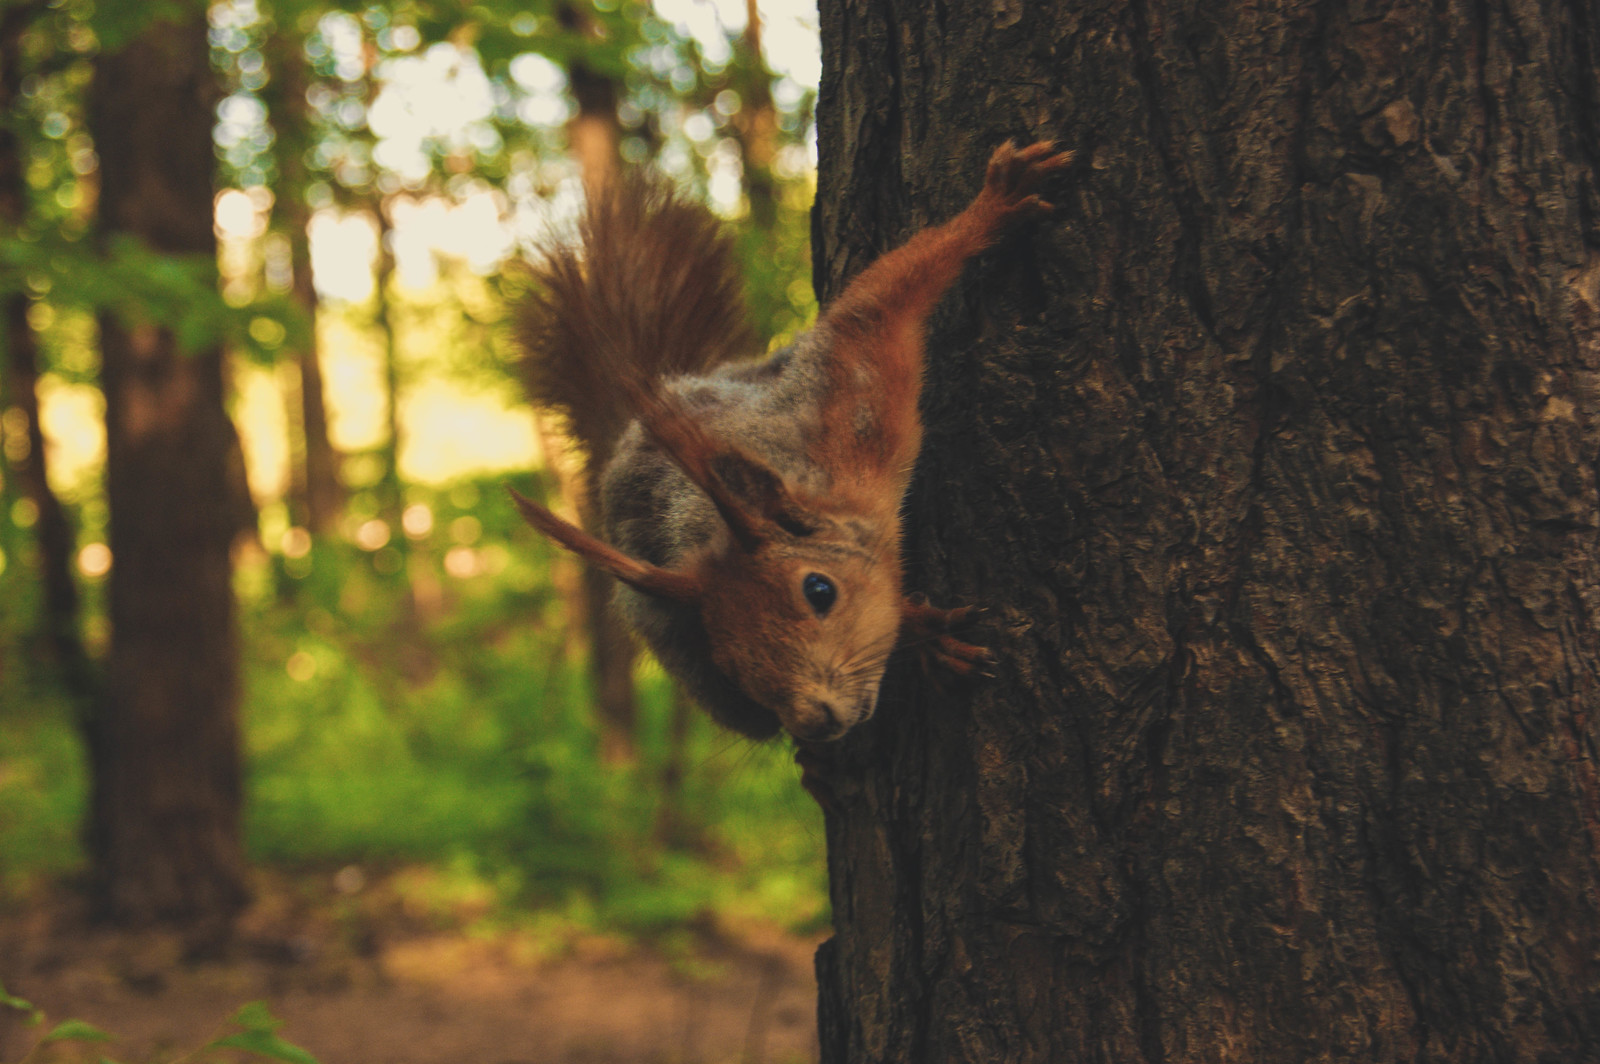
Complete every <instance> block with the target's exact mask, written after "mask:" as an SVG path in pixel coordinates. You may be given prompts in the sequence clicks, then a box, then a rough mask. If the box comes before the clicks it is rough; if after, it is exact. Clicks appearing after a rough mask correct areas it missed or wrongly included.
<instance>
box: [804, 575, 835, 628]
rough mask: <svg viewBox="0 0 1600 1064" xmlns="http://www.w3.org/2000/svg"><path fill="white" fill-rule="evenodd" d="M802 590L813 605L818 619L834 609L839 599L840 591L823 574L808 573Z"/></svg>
mask: <svg viewBox="0 0 1600 1064" xmlns="http://www.w3.org/2000/svg"><path fill="white" fill-rule="evenodd" d="M800 590H801V591H803V592H805V596H806V601H807V602H809V603H811V608H812V609H813V610H815V611H816V612H817V616H818V617H820V616H822V615H823V614H824V613H827V612H828V610H830V609H832V608H833V602H834V600H835V599H837V598H838V597H839V589H838V588H836V587H834V586H833V581H832V580H829V579H828V578H827V577H825V576H823V575H822V574H821V573H807V574H806V578H805V580H804V581H802V582H801V584H800Z"/></svg>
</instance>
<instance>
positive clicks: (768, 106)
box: [728, 0, 778, 233]
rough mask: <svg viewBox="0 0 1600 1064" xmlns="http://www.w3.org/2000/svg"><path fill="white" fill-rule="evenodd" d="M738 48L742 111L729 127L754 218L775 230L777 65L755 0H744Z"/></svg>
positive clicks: (736, 85) (735, 82) (767, 229)
mask: <svg viewBox="0 0 1600 1064" xmlns="http://www.w3.org/2000/svg"><path fill="white" fill-rule="evenodd" d="M734 48H735V54H736V59H735V62H734V79H733V87H734V89H736V90H737V91H738V93H739V110H738V111H736V112H735V113H734V114H733V117H732V118H731V119H730V120H729V123H728V126H729V129H730V130H731V131H732V133H733V136H734V140H735V142H736V143H737V144H738V145H739V162H740V165H741V166H742V168H743V170H744V195H745V199H746V201H747V202H748V203H749V204H750V220H751V221H752V222H754V223H755V226H756V228H757V229H759V230H761V232H763V233H770V232H771V231H772V227H773V226H774V225H776V224H777V221H778V182H777V180H776V178H775V177H774V176H773V173H772V163H773V160H774V159H776V158H777V154H778V108H777V105H776V104H774V103H773V100H772V70H771V68H769V67H768V66H767V57H766V54H765V53H764V52H763V51H762V49H761V8H760V5H759V4H758V3H757V2H756V0H745V27H744V33H743V34H742V35H741V36H740V38H739V40H738V41H737V42H736V43H735V45H734Z"/></svg>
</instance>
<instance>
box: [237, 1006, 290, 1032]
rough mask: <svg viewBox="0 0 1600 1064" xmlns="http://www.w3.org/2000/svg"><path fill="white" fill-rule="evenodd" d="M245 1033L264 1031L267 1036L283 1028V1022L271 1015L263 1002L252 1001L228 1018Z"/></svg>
mask: <svg viewBox="0 0 1600 1064" xmlns="http://www.w3.org/2000/svg"><path fill="white" fill-rule="evenodd" d="M228 1022H229V1023H236V1024H238V1025H239V1026H240V1027H243V1028H244V1029H245V1030H247V1031H266V1032H268V1033H269V1034H270V1033H271V1032H273V1031H276V1030H277V1029H278V1028H279V1027H282V1026H283V1021H282V1020H280V1019H278V1017H276V1016H274V1015H273V1014H272V1010H271V1009H269V1008H267V1003H266V1002H265V1001H252V1002H250V1003H249V1004H247V1005H241V1006H239V1011H238V1012H236V1013H234V1014H233V1015H232V1016H230V1017H229V1018H228Z"/></svg>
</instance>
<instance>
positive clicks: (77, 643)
mask: <svg viewBox="0 0 1600 1064" xmlns="http://www.w3.org/2000/svg"><path fill="white" fill-rule="evenodd" d="M43 7H44V5H43V4H29V5H24V6H19V7H13V8H11V9H9V10H7V11H6V13H5V15H4V16H3V17H0V114H6V115H10V114H14V113H15V108H16V104H17V97H18V95H19V94H20V90H21V86H22V72H23V65H22V54H21V52H22V49H21V44H22V35H23V33H24V32H25V31H26V30H27V28H28V25H29V23H30V22H31V21H32V20H33V19H34V18H37V17H38V16H39V14H40V12H41V11H42V10H43ZM23 154H24V153H23V146H22V140H21V138H20V137H18V136H17V133H16V131H15V130H14V129H12V128H10V126H9V125H0V224H3V225H4V226H5V227H6V228H7V229H8V230H9V231H11V232H12V233H16V232H18V231H19V230H20V229H21V228H22V226H23V225H24V224H25V223H26V221H27V218H28V185H27V180H26V178H25V177H24V162H23ZM0 316H3V318H4V320H3V322H0V329H4V339H3V343H4V345H5V350H4V358H3V365H0V384H3V385H4V387H0V395H3V396H5V397H8V399H9V401H10V402H11V403H14V404H15V405H16V407H17V408H18V409H19V410H21V411H22V413H23V416H24V417H25V418H26V419H27V429H26V432H27V453H26V454H25V456H24V457H23V458H22V460H21V461H20V462H17V463H14V465H13V469H14V470H15V472H16V477H17V480H18V482H19V486H20V487H21V489H22V495H23V497H25V498H27V499H29V500H30V501H32V503H33V504H34V506H35V507H37V509H38V519H37V523H36V524H35V526H34V537H35V540H36V542H37V543H38V545H39V569H40V583H41V585H42V590H43V605H44V609H43V616H42V617H41V619H40V620H41V625H40V627H41V628H42V629H43V633H44V636H45V642H46V643H47V645H48V647H49V652H50V654H51V655H52V656H53V658H54V664H55V667H56V668H57V669H58V670H59V673H60V675H61V678H62V680H63V681H64V683H65V684H66V687H67V690H68V691H70V692H71V693H72V695H73V696H74V697H75V698H77V699H79V700H86V699H88V698H90V697H91V696H92V695H93V693H94V680H93V677H92V673H91V669H90V666H89V659H88V656H87V655H86V654H85V653H84V649H83V639H82V637H81V636H80V635H79V633H78V585H77V582H76V581H75V580H74V579H73V577H72V560H73V554H74V553H75V551H74V547H75V540H76V537H75V535H74V533H73V529H72V524H71V522H70V521H69V520H68V518H67V513H66V510H65V509H64V508H63V507H62V505H61V500H60V499H58V498H56V493H55V492H54V491H52V490H51V488H50V477H49V455H48V454H47V453H46V451H45V441H44V432H43V430H42V428H41V427H40V424H39V391H38V382H39V353H38V343H37V340H36V339H35V337H34V333H33V328H32V326H30V325H29V324H28V296H27V294H26V293H24V292H12V293H9V294H7V295H6V296H5V297H4V299H3V307H0ZM4 406H5V403H0V410H3V409H4ZM5 519H9V515H3V514H0V520H5Z"/></svg>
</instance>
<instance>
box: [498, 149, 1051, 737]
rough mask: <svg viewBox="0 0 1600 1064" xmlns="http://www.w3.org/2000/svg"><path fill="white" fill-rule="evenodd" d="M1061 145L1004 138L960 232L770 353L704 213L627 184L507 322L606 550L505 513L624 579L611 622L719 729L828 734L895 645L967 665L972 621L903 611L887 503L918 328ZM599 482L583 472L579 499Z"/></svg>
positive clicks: (914, 429) (937, 240)
mask: <svg viewBox="0 0 1600 1064" xmlns="http://www.w3.org/2000/svg"><path fill="white" fill-rule="evenodd" d="M1071 158H1072V154H1071V153H1070V152H1058V151H1056V149H1055V148H1054V147H1053V146H1052V145H1050V144H1048V143H1042V144H1034V145H1032V146H1030V147H1027V148H1018V147H1016V146H1014V145H1011V144H1004V145H1001V146H1000V148H998V149H996V151H995V152H994V154H993V156H992V157H991V158H990V161H989V167H988V172H987V174H986V177H985V181H984V187H983V190H982V192H980V193H979V195H978V196H977V198H976V199H974V200H973V201H972V203H971V204H970V205H969V206H968V207H967V209H966V210H964V211H962V212H961V213H960V214H958V215H957V216H956V217H955V218H953V219H951V220H950V221H948V222H946V223H944V224H943V225H940V226H937V227H934V228H931V229H925V230H923V231H922V232H920V233H918V234H917V235H916V236H914V237H913V238H912V239H911V240H910V241H909V242H907V243H906V244H905V245H904V246H902V247H900V248H899V249H897V250H895V251H892V252H890V253H889V254H887V255H884V256H882V257H881V258H879V259H878V260H877V261H876V262H874V263H872V264H871V265H870V266H869V267H867V269H865V270H863V271H862V272H861V273H860V274H859V275H858V276H857V277H856V279H855V280H854V281H852V282H851V283H850V285H849V286H848V287H847V288H846V289H845V291H844V292H843V293H842V294H841V295H840V296H839V298H838V299H837V300H835V301H834V302H833V303H831V304H829V306H828V307H827V308H825V310H824V311H823V313H822V315H821V317H820V318H819V319H818V321H817V324H816V326H815V327H814V328H813V329H812V330H811V331H810V332H807V333H806V334H804V335H802V336H801V337H800V338H799V339H798V340H796V341H795V343H794V344H792V345H791V346H790V347H788V348H786V349H785V350H783V351H780V352H778V353H777V354H775V355H773V356H772V357H770V358H769V359H767V360H766V361H765V362H762V363H756V364H738V363H734V362H732V361H731V360H732V359H733V358H736V357H737V356H738V355H739V354H741V353H743V352H744V351H746V350H748V343H749V341H748V337H749V331H748V327H747V326H746V325H745V323H744V316H743V311H742V306H741V301H740V300H739V298H738V281H737V277H736V273H735V271H734V268H733V263H734V258H733V254H732V249H731V246H730V245H729V244H728V242H727V240H726V238H725V237H722V236H721V235H720V231H719V230H718V227H717V223H716V222H715V220H714V219H713V218H712V217H711V216H710V214H709V213H708V212H706V211H705V210H704V208H701V207H697V206H695V205H693V204H691V203H689V202H687V201H685V200H682V199H681V198H679V197H678V196H677V195H676V194H674V193H671V192H670V191H669V190H667V189H666V188H665V187H664V186H662V185H660V184H659V183H658V182H653V181H649V180H644V179H637V178H636V179H632V180H630V181H628V182H625V183H623V184H622V185H620V186H618V187H617V188H616V189H615V190H614V191H612V192H610V193H606V194H604V195H601V196H598V197H596V198H595V200H594V202H593V203H592V204H591V207H590V211H589V214H588V216H587V218H586V219H585V221H584V223H583V225H582V227H581V232H580V236H581V243H580V245H579V246H578V247H575V248H555V249H551V250H550V251H549V253H548V255H547V258H546V259H545V261H544V263H543V264H542V265H541V266H539V267H538V268H536V271H535V275H536V280H537V281H538V282H539V284H540V286H541V288H540V290H539V291H538V292H536V293H535V294H534V296H533V297H532V298H530V299H529V300H528V302H527V303H526V304H525V306H524V307H523V313H522V319H521V330H520V332H521V336H522V340H523V343H524V345H525V346H527V347H528V348H529V358H530V364H531V366H532V367H533V373H532V377H533V380H534V383H535V386H536V394H540V395H542V396H544V397H545V398H546V400H547V401H549V402H551V403H553V404H554V405H557V406H559V407H561V408H562V409H564V410H565V411H566V413H567V414H568V416H569V418H570V419H571V423H572V428H573V432H574V434H575V435H576V436H578V437H579V438H580V440H581V441H582V442H583V443H584V444H585V447H586V449H587V450H588V452H589V457H590V468H591V472H592V474H596V475H597V476H598V480H599V482H600V510H601V524H603V526H604V532H605V536H606V539H607V540H608V541H609V542H607V541H603V540H601V539H598V538H596V537H595V536H593V535H591V534H590V533H588V532H586V531H584V530H583V529H581V528H578V527H577V526H575V525H573V524H571V523H569V522H567V521H564V520H562V519H561V518H559V517H557V516H555V515H554V514H553V513H551V512H550V511H549V510H547V509H545V508H544V507H542V506H539V505H538V504H536V503H533V502H530V501H529V500H527V499H524V498H522V497H521V496H516V495H515V493H513V495H514V496H515V498H516V501H517V504H518V506H519V507H520V508H521V510H522V513H523V515H524V517H526V518H527V520H528V522H529V523H530V524H532V525H533V526H534V527H535V528H537V529H539V530H540V531H541V532H543V533H545V534H546V535H548V536H550V537H551V538H552V539H554V540H556V541H557V542H558V543H560V544H562V545H563V546H565V547H567V548H568V549H570V550H572V551H575V552H577V553H579V554H581V555H583V556H584V557H585V558H586V559H588V561H589V562H590V563H591V564H593V565H595V566H596V567H598V568H600V569H602V570H604V571H606V572H609V573H611V574H612V575H613V576H615V577H616V578H617V579H618V580H620V581H621V582H622V584H623V585H624V586H623V587H622V588H621V589H620V591H619V599H618V601H619V605H620V606H621V607H622V612H623V615H624V617H625V618H626V619H627V620H628V621H629V623H630V624H631V625H632V626H633V628H634V630H635V631H637V632H638V633H639V635H640V636H642V637H643V638H644V640H645V642H647V643H648V644H649V645H650V648H651V649H652V650H653V651H654V652H655V654H656V656H657V658H658V659H660V661H661V663H662V665H663V666H665V667H666V669H667V670H668V671H669V672H671V673H672V674H673V675H674V676H675V677H677V678H678V679H679V680H680V681H681V682H682V683H683V684H684V686H685V687H686V688H687V689H688V692H689V694H690V695H691V696H692V697H693V698H694V699H695V700H696V701H698V702H700V703H701V704H702V705H703V706H704V707H705V708H706V709H708V710H709V711H710V712H711V714H712V716H714V717H715V718H716V719H717V720H718V721H720V722H721V723H723V724H725V725H727V726H728V727H730V728H733V729H735V730H736V731H739V732H742V733H743V734H745V735H748V736H751V737H754V738H766V737H768V736H771V735H773V734H775V733H776V732H777V731H778V729H779V728H780V727H781V728H783V729H785V730H787V731H789V732H790V733H791V734H792V735H794V736H795V737H796V738H797V739H800V740H802V741H807V742H816V741H826V740H831V739H836V738H838V737H839V736H841V735H843V734H844V733H845V732H846V731H848V730H849V729H850V728H852V727H854V726H855V725H856V724H859V723H860V722H861V721H864V720H866V719H867V718H868V717H870V716H871V715H872V713H873V710H874V709H875V707H876V705H877V697H878V688H879V685H880V683H881V681H882V678H883V673H884V669H885V667H886V665H887V662H888V659H889V655H890V653H891V652H892V651H893V650H894V648H895V647H896V645H897V643H898V642H899V641H900V640H901V639H902V638H906V637H908V636H909V637H910V638H909V639H907V642H908V643H909V644H910V645H913V646H915V647H916V649H917V650H918V651H919V652H921V653H922V654H924V655H925V656H926V657H928V658H931V660H932V661H933V662H934V663H937V664H939V665H942V666H945V667H947V668H950V669H952V670H954V671H956V672H957V673H963V674H964V673H967V672H970V671H972V670H973V668H974V667H976V666H979V665H982V664H983V663H985V662H986V661H988V660H989V658H988V655H987V652H985V651H984V650H983V649H982V648H980V647H977V646H973V645H971V644H968V643H965V642H963V641H961V640H959V639H957V638H955V637H954V636H953V635H952V634H950V630H949V629H950V627H951V625H953V624H955V623H958V622H959V621H960V620H961V619H962V618H964V617H965V616H967V615H968V613H969V612H970V611H969V610H966V609H956V610H943V609H939V608H937V607H933V606H931V605H929V604H928V603H926V602H925V601H922V600H920V599H915V598H912V599H908V598H906V597H905V596H904V594H903V591H902V587H901V563H900V535H901V529H900V508H901V502H902V499H903V497H904V495H905V491H906V487H907V484H908V482H909V479H910V476H911V470H912V467H913V465H914V463H915V460H916V457H917V452H918V449H919V447H920V445H921V440H922V422H921V419H920V415H919V412H918V400H919V397H920V394H921V388H922V367H923V361H924V350H923V331H924V326H925V324H926V321H927V317H928V315H929V314H930V313H931V312H932V310H933V308H934V306H935V304H936V303H937V302H938V300H939V299H940V297H941V296H942V295H943V293H944V292H945V291H946V290H947V289H948V288H949V287H950V285H951V284H953V283H954V281H955V279H956V278H957V277H958V276H959V275H960V272H961V270H962V268H963V266H964V264H965V263H966V262H967V261H968V260H969V259H971V258H972V257H973V256H975V255H977V254H978V253H979V252H981V251H983V250H984V249H985V248H988V247H990V246H992V245H993V244H994V243H995V242H996V241H997V240H998V239H999V237H1000V235H1001V233H1003V232H1004V231H1005V229H1006V228H1007V227H1008V226H1009V225H1010V224H1011V223H1012V222H1013V221H1014V220H1016V219H1019V218H1024V217H1028V216H1036V215H1039V214H1042V213H1044V212H1046V211H1048V210H1049V209H1050V208H1049V205H1048V204H1046V203H1045V202H1044V201H1043V200H1042V199H1041V198H1040V197H1039V196H1037V195H1035V194H1034V192H1033V190H1034V189H1035V188H1036V187H1037V186H1038V185H1039V184H1040V183H1041V182H1042V181H1043V180H1044V179H1045V178H1046V177H1047V176H1048V175H1049V174H1050V173H1052V172H1054V171H1056V170H1058V169H1060V168H1061V167H1063V166H1065V165H1066V164H1067V163H1068V162H1069V161H1070V160H1071ZM592 483H594V479H593V478H592V479H591V484H592Z"/></svg>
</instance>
